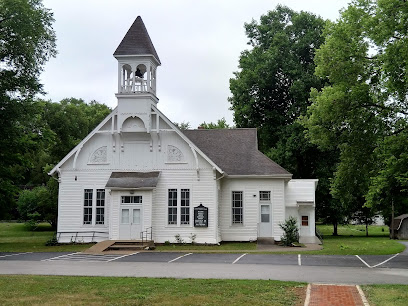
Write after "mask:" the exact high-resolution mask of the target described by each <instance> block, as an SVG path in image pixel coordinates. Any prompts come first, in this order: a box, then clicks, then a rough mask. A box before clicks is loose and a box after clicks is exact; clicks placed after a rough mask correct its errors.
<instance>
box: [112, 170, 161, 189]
mask: <svg viewBox="0 0 408 306" xmlns="http://www.w3.org/2000/svg"><path fill="white" fill-rule="evenodd" d="M159 175H160V171H152V172H112V174H111V176H110V177H109V180H108V182H107V183H106V186H105V188H106V189H112V190H115V189H153V188H155V187H156V186H157V182H158V181H159Z"/></svg>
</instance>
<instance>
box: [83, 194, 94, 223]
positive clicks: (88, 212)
mask: <svg viewBox="0 0 408 306" xmlns="http://www.w3.org/2000/svg"><path fill="white" fill-rule="evenodd" d="M92 196H93V190H92V189H85V190H84V224H92Z"/></svg>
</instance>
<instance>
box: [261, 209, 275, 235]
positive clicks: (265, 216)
mask: <svg viewBox="0 0 408 306" xmlns="http://www.w3.org/2000/svg"><path fill="white" fill-rule="evenodd" d="M259 212H260V221H261V222H260V223H259V237H271V236H272V222H271V221H272V220H271V204H261V206H260V209H259Z"/></svg>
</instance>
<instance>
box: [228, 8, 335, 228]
mask: <svg viewBox="0 0 408 306" xmlns="http://www.w3.org/2000/svg"><path fill="white" fill-rule="evenodd" d="M324 25H325V21H324V20H323V19H321V18H319V17H316V16H315V15H313V14H310V13H307V12H300V13H297V12H294V11H293V10H291V9H289V8H287V7H284V6H277V7H276V9H275V10H274V11H271V12H269V13H268V14H266V15H264V16H262V17H261V19H260V22H259V23H257V22H256V21H252V22H251V23H249V24H246V25H245V29H246V33H247V36H248V38H249V44H250V45H251V46H252V49H251V50H246V51H244V52H242V53H241V57H240V60H239V68H240V70H239V71H238V72H235V73H234V75H235V77H234V78H233V79H231V80H230V89H231V93H232V97H230V98H229V101H230V103H231V109H232V110H233V111H234V122H235V124H236V126H237V127H256V128H257V129H258V137H259V147H260V150H261V151H262V152H263V153H265V154H266V155H267V156H268V157H270V158H271V159H272V160H274V161H275V162H277V163H278V164H280V165H281V166H283V167H284V168H285V169H287V170H288V171H289V172H291V173H292V174H293V176H294V177H295V178H318V179H319V185H318V189H317V192H316V198H317V200H316V202H317V209H316V211H317V215H318V216H319V217H321V218H323V219H324V220H326V221H329V220H330V222H332V223H333V224H334V225H336V226H337V223H338V222H341V220H342V219H343V216H342V215H340V213H339V210H338V205H337V201H334V200H333V198H332V197H331V196H330V194H329V191H330V178H331V177H332V175H333V171H334V169H335V166H334V165H335V164H336V162H337V159H338V150H337V149H336V148H333V149H332V150H329V151H325V152H323V151H322V150H321V149H319V148H318V147H317V145H315V144H312V143H311V142H310V141H309V139H307V138H306V137H305V134H304V132H305V128H304V127H303V126H302V125H301V124H300V123H299V122H298V118H299V117H300V116H302V115H305V114H306V110H307V107H308V106H309V105H310V104H311V102H310V101H309V92H310V89H311V88H312V87H314V88H318V89H320V88H322V87H323V84H324V83H325V82H326V81H327V80H326V79H325V78H321V77H319V76H316V75H315V74H314V71H315V63H314V60H313V59H314V55H315V50H316V49H317V48H318V47H319V46H320V45H321V44H322V43H323V41H324V36H323V35H322V33H323V28H324Z"/></svg>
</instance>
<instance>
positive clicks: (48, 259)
mask: <svg viewBox="0 0 408 306" xmlns="http://www.w3.org/2000/svg"><path fill="white" fill-rule="evenodd" d="M79 253H81V252H75V253H71V254H64V255H60V256H56V257H52V258H47V259H43V260H41V261H50V260H54V259H57V258H60V257H64V256H69V255H74V254H79Z"/></svg>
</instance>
